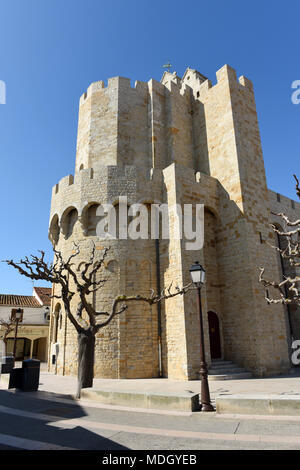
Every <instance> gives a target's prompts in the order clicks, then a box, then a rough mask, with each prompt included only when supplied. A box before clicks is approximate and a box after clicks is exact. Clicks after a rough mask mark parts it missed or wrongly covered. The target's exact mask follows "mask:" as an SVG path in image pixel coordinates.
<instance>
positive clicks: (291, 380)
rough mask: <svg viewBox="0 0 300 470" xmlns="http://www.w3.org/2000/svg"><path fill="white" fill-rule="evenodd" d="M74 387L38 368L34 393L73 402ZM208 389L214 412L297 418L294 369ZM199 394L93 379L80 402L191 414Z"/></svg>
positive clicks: (299, 403)
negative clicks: (36, 387)
mask: <svg viewBox="0 0 300 470" xmlns="http://www.w3.org/2000/svg"><path fill="white" fill-rule="evenodd" d="M7 379H8V375H6V376H4V375H3V376H2V379H1V383H2V384H3V385H2V386H5V383H6V382H7ZM76 387H77V378H76V377H73V376H72V377H70V376H61V375H54V374H52V373H49V372H47V370H46V364H43V365H42V367H41V375H40V385H39V391H41V392H48V393H53V394H56V395H58V396H60V398H74V396H75V393H76ZM209 387H210V393H211V399H212V402H213V403H214V405H215V406H216V407H217V411H218V412H219V413H246V414H249V413H250V414H255V412H257V414H259V413H263V414H284V413H285V414H297V415H300V370H299V369H293V373H291V374H289V375H286V376H277V377H270V378H251V379H242V380H222V381H217V380H216V381H211V382H209ZM200 392H201V381H200V380H195V381H186V382H182V381H174V380H169V379H158V378H157V379H156V378H155V379H120V380H118V379H94V386H93V388H92V389H83V390H82V399H84V400H93V401H97V402H99V403H102V404H109V405H119V406H127V407H134V408H149V409H172V410H174V411H196V410H197V408H198V407H197V404H198V402H199V395H200ZM249 400H250V401H249ZM274 400H280V403H284V407H283V411H284V413H283V412H280V406H279V410H278V405H275V408H274ZM287 400H288V401H287ZM276 403H277V401H276ZM287 403H288V409H287V408H286V404H287ZM289 408H291V413H290V412H289Z"/></svg>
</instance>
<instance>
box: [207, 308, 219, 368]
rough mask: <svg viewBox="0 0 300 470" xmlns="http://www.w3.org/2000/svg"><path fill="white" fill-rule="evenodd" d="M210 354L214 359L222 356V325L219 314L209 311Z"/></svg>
mask: <svg viewBox="0 0 300 470" xmlns="http://www.w3.org/2000/svg"><path fill="white" fill-rule="evenodd" d="M208 327H209V342H210V354H211V358H212V359H220V358H221V340H220V325H219V319H218V315H217V314H216V313H215V312H208Z"/></svg>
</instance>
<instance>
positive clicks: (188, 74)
mask: <svg viewBox="0 0 300 470" xmlns="http://www.w3.org/2000/svg"><path fill="white" fill-rule="evenodd" d="M216 77H217V83H216V85H218V84H219V83H222V82H224V81H229V82H230V83H231V84H233V83H236V85H237V86H238V85H241V86H242V87H244V88H248V89H251V90H252V89H253V84H252V82H251V80H249V79H248V78H247V77H245V76H244V75H242V76H240V77H239V78H238V79H237V75H236V71H235V69H233V68H232V67H230V66H229V65H227V64H226V65H224V66H223V67H221V68H220V69H219V70H218V71H217V72H216ZM153 82H156V81H155V80H153V79H150V80H149V81H148V82H142V81H139V80H136V81H135V84H134V86H133V87H132V86H131V80H130V79H129V78H125V77H119V76H118V77H112V78H109V79H108V82H107V85H106V86H105V84H104V81H102V80H100V81H97V82H93V83H91V84H90V86H89V87H88V89H87V91H86V92H85V93H83V94H82V95H81V97H80V101H79V103H80V105H82V104H84V103H85V102H86V100H87V99H88V98H90V97H91V96H92V94H93V93H98V92H101V91H104V90H116V89H117V88H118V89H121V90H122V91H124V92H125V91H126V90H135V91H136V92H137V93H139V94H142V95H143V94H146V93H148V91H149V88H150V87H151V86H153ZM158 83H159V82H156V84H158ZM160 83H161V85H162V86H163V87H164V88H161V90H162V91H164V90H165V89H168V90H169V91H170V92H171V93H177V94H181V95H185V92H186V88H187V86H188V87H189V88H190V89H192V90H193V91H194V95H195V98H200V97H201V95H203V94H206V93H207V91H208V90H209V89H212V88H214V87H213V86H212V82H211V81H210V80H209V79H208V78H207V77H205V76H204V75H202V74H201V73H200V72H198V71H197V70H195V69H191V68H189V67H188V68H187V69H186V71H185V73H184V75H183V77H182V78H180V77H179V76H178V75H177V73H176V72H172V73H171V72H164V74H163V76H162V79H161V81H160ZM216 85H215V86H216Z"/></svg>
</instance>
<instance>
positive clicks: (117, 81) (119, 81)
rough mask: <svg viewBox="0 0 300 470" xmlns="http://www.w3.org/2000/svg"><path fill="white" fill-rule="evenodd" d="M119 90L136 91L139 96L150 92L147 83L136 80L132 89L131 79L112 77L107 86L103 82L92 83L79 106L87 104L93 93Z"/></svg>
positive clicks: (81, 98) (82, 96)
mask: <svg viewBox="0 0 300 470" xmlns="http://www.w3.org/2000/svg"><path fill="white" fill-rule="evenodd" d="M118 88H119V89H122V90H124V91H126V90H135V91H136V92H137V93H139V94H145V93H147V92H148V84H147V83H146V82H141V81H140V80H136V81H135V83H134V87H132V86H131V80H130V78H125V77H112V78H109V79H108V82H107V85H106V86H105V84H104V81H102V80H100V81H98V82H93V83H91V84H90V86H89V87H88V89H87V91H86V92H85V93H83V94H82V95H81V97H80V100H79V105H80V106H81V105H82V104H83V103H85V102H86V100H87V99H88V98H90V97H91V96H92V95H93V93H98V92H101V91H105V90H106V91H107V90H108V91H114V90H117V89H118Z"/></svg>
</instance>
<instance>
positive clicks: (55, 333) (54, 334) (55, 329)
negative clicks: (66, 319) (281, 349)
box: [52, 304, 61, 343]
mask: <svg viewBox="0 0 300 470" xmlns="http://www.w3.org/2000/svg"><path fill="white" fill-rule="evenodd" d="M60 311H61V306H60V304H58V305H57V306H56V307H55V312H54V322H53V330H52V342H53V343H57V338H58V324H59V317H60Z"/></svg>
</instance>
